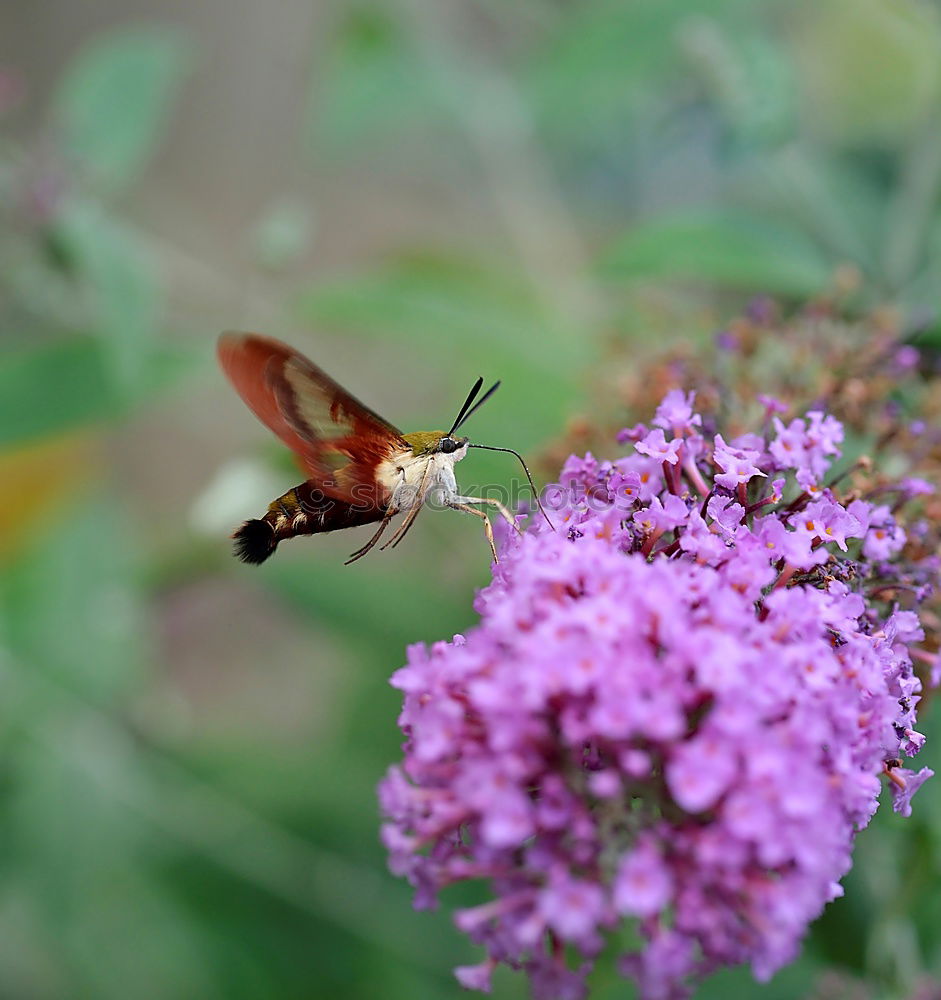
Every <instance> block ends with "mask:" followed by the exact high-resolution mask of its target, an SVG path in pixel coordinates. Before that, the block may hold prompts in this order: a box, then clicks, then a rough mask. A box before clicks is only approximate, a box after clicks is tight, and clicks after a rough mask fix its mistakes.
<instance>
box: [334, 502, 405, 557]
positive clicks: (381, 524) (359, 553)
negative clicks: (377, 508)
mask: <svg viewBox="0 0 941 1000" xmlns="http://www.w3.org/2000/svg"><path fill="white" fill-rule="evenodd" d="M397 513H398V511H397V510H396V508H395V507H390V508H389V509H388V510H387V511H386V513H385V516H384V517H383V519H382V520H381V521H380V522H379V527H378V529H377V530H376V531H375V532H374V534H373V536H372V538H370V539H369V541H368V542H367V543H366V544H365V545H363V546H362V547H361V548H358V549H357V550H356V551H355V552H353V553H351V555H350V557H349V559H347V560H346V562H345V563H344V564H343V565H344V566H349V564H350V563H354V562H356V560H357V559H362V558H363V556H364V555H366V553H367V552H368V551H369V550H370V549H371V548H372V547H373V546H374V545H375V544H376V542H378V541H379V537H380V536H381V535H382V533H383V532H384V531H385V530H386V528H387V527H388V526H389V522H390V521H391V520H392V518H393V517H394V516H395V515H396V514H397Z"/></svg>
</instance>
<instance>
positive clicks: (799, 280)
mask: <svg viewBox="0 0 941 1000" xmlns="http://www.w3.org/2000/svg"><path fill="white" fill-rule="evenodd" d="M602 267H603V270H604V271H606V272H607V273H609V274H611V275H612V276H617V277H621V278H626V279H628V280H635V279H650V278H679V279H685V280H689V281H693V282H696V283H701V284H710V283H713V284H717V285H721V286H725V287H729V288H735V289H739V290H742V291H755V292H770V293H773V294H779V295H792V296H795V297H808V296H811V295H814V294H816V293H818V292H820V291H821V289H823V288H824V287H825V286H826V284H827V282H828V280H829V278H830V273H831V271H830V266H829V264H828V262H827V260H826V258H825V257H824V256H823V255H822V254H821V253H820V251H819V250H818V249H817V247H816V246H815V245H814V244H813V243H812V242H811V241H810V240H809V239H807V237H806V236H804V235H803V233H801V232H800V231H799V230H796V229H793V228H791V227H789V226H786V225H783V224H780V223H776V222H772V221H770V220H765V219H757V218H754V217H751V216H748V215H744V214H737V213H733V212H721V211H714V210H711V211H710V210H706V211H700V212H689V213H684V214H678V215H674V216H672V217H667V218H659V219H655V220H653V221H651V222H647V223H642V224H641V225H639V226H635V227H634V228H633V229H631V230H630V231H629V232H628V233H627V235H626V236H624V237H622V238H621V240H620V241H618V242H617V243H616V244H615V246H614V247H613V248H612V249H611V250H610V251H609V252H608V254H607V255H606V257H605V259H604V261H603V264H602Z"/></svg>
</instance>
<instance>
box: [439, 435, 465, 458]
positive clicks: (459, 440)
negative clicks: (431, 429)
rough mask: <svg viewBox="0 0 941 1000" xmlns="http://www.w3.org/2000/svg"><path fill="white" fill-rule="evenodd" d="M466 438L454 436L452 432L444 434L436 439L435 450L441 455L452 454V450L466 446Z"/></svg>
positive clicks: (458, 449)
mask: <svg viewBox="0 0 941 1000" xmlns="http://www.w3.org/2000/svg"><path fill="white" fill-rule="evenodd" d="M468 440H469V439H468V438H466V437H455V436H454V435H453V434H445V435H443V436H442V437H441V439H440V440H439V441H438V447H437V449H436V450H437V451H439V452H441V454H443V455H453V454H454V452H456V451H460V450H461V449H462V448H466V447H467V442H468Z"/></svg>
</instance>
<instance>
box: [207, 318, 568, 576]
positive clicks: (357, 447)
mask: <svg viewBox="0 0 941 1000" xmlns="http://www.w3.org/2000/svg"><path fill="white" fill-rule="evenodd" d="M218 356H219V364H220V365H221V366H222V370H223V371H224V372H225V374H226V375H227V376H228V378H229V381H231V383H232V385H233V386H235V389H236V391H237V392H238V394H239V395H240V396H241V397H242V399H243V400H244V401H245V402H246V403H247V404H248V406H249V408H250V409H251V410H252V412H253V413H254V414H255V416H256V417H258V419H259V420H261V422H262V423H263V424H265V426H267V427H268V428H269V430H272V431H274V433H275V434H276V435H277V436H278V437H279V438H280V439H281V440H282V441H283V442H284V443H285V444H286V445H287V446H288V447H289V448H290V449H291V450H292V451H293V452H294V453H295V455H296V456H297V457H298V459H299V460H300V463H301V465H302V467H303V469H304V471H305V472H306V473H307V478H306V479H305V480H304V482H302V483H300V484H299V485H298V486H295V487H293V488H292V489H290V490H288V491H287V493H285V494H284V495H283V496H280V497H278V499H277V500H275V501H274V502H272V503H271V504H270V505H269V507H268V510H267V512H266V513H265V514H264V515H263V516H262V517H260V518H255V519H252V520H249V521H246V522H245V523H244V524H242V525H241V527H239V528H238V529H237V530H236V531H235V533H234V534H233V536H232V537H233V538H234V540H235V545H234V549H235V555H236V556H238V558H239V559H241V560H242V561H243V562H246V563H263V562H264V561H265V560H266V559H267V558H268V557H269V556H270V555H271V554H272V553H273V552H274V551H275V549H276V548H277V547H278V544H279V543H280V542H283V541H284V540H285V539H287V538H293V537H294V536H296V535H316V534H320V533H322V532H326V531H337V530H339V529H342V528H352V527H355V526H357V525H361V524H376V523H378V527H377V529H376V531H375V533H374V534H373V535H372V537H371V538H370V539H369V540H368V541H367V542H366V544H365V545H363V546H362V547H361V548H359V549H357V550H356V551H355V552H353V553H352V554H351V555H350V557H349V559H347V561H346V562H347V565H348V564H349V563H352V562H355V561H356V560H357V559H361V558H362V557H363V556H364V555H366V553H367V552H369V551H370V550H371V549H372V548H373V547H374V546H375V545H376V543H377V542H378V541H379V539H380V537H381V536H382V534H383V533H384V532H385V530H386V529H387V528H388V527H389V524H390V522H391V521H392V519H393V518H394V517H395V516H396V515H397V514H404V515H405V516H404V519H403V520H402V522H401V524H400V525H399V526H398V528H397V529H396V531H395V532H394V533H393V534H392V536H391V537H390V538H389V539H388V540H387V541H386V542H385V543H384V544H383V545H382V546H380V549H386V548H388V547H389V546H393V547H394V546H396V545H398V543H399V542H400V541H401V540H402V539H403V538H404V537H405V535H406V534H407V533H408V531H409V529H410V528H411V527H412V525H413V524H414V523H415V519H416V518H417V517H418V514H419V511H420V510H421V509H422V507H423V506H424V505H425V504H426V503H427V502H428V501H429V500H431V499H435V500H436V501H437V502H438V503H439V504H441V505H443V506H446V507H450V508H453V509H454V510H460V511H465V512H466V513H468V514H473V515H474V516H476V517H479V518H481V520H482V522H483V527H484V532H485V534H486V536H487V541H488V543H489V545H490V551H491V552H492V553H493V558H494V560H495V561H496V560H497V550H496V546H495V545H494V541H493V528H492V527H491V524H490V519H489V518H488V517H487V515H486V513H485V512H484V511H483V510H480V509H478V507H477V506H475V505H481V504H483V505H486V506H489V507H492V508H493V509H495V510H496V511H497V512H498V513H499V515H500V516H501V517H502V518H503V519H504V520H505V521H506V522H507V523H508V524H509V525H510V526H511V527H512V528H513V529H514V530H516V531H519V527H518V525H517V523H516V519H515V518H514V517H513V515H512V514H511V513H510V512H509V511H508V510H507V508H506V507H505V506H504V505H503V504H502V503H501V502H500V501H499V500H496V499H494V498H492V497H473V496H463V495H462V494H461V492H460V490H459V489H458V487H457V482H456V480H455V477H454V464H455V463H456V462H459V461H460V460H461V459H462V458H464V457H465V456H466V455H467V450H468V448H484V449H486V450H488V451H505V452H509V453H510V454H512V455H516V457H517V458H518V459H519V461H520V463H521V464H522V466H523V470H524V472H525V473H526V477H527V479H528V480H529V484H530V487H531V488H532V491H533V495H534V497H536V503H537V504H538V506H539V508H540V510H541V511H542V514H543V516H545V517H546V520H547V521H548V516H547V515H546V513H545V510H543V508H542V504H541V503H540V502H539V497H538V494H537V493H536V488H535V486H534V485H533V480H532V476H531V475H530V474H529V470H528V469H527V468H526V463H525V462H524V461H523V459H522V456H520V455H519V453H518V452H516V451H514V450H513V449H512V448H498V447H494V446H491V445H482V444H474V443H471V442H470V440H469V439H468V438H466V437H458V436H456V434H457V431H458V430H459V429H460V427H461V426H462V424H464V422H465V421H466V420H467V419H468V418H469V417H470V416H471V415H472V414H473V413H474V412H475V411H476V410H477V409H478V408H479V407H480V406H482V405H483V404H484V403H485V402H486V401H487V400H488V399H489V398H490V397H491V396H492V395H493V393H494V392H496V390H497V388H498V387H499V385H500V383H499V382H496V383H494V385H492V386H491V387H490V388H489V389H488V390H487V391H486V392H485V393H484V394H483V395H482V396H481V395H480V390H481V389H482V387H483V379H482V378H478V379H477V381H476V382H475V383H474V385H473V388H472V389H471V391H470V392H469V393H468V395H467V399H466V400H465V401H464V405H463V406H462V407H461V409H460V411H459V412H458V415H457V417H456V418H455V420H454V423H453V424H452V425H451V429H450V430H448V431H416V432H414V433H412V434H403V433H402V431H400V430H399V429H398V428H397V427H395V426H393V425H392V424H390V423H389V422H388V421H387V420H384V419H383V418H382V417H380V416H379V414H378V413H376V412H374V411H373V410H370V409H369V407H367V406H365V405H363V403H361V402H360V401H359V400H358V399H356V398H355V397H354V396H352V395H351V394H350V393H348V392H347V391H346V389H344V388H343V387H342V386H340V385H339V384H338V383H336V382H335V381H334V380H333V379H332V378H330V376H329V375H327V373H326V372H324V371H323V370H322V369H321V368H318V367H317V365H315V364H314V363H313V362H312V361H310V360H308V359H307V358H305V357H304V356H303V355H302V354H300V353H299V352H298V351H295V350H294V349H293V348H291V347H289V346H288V345H287V344H283V343H281V342H280V341H278V340H274V339H272V338H270V337H263V336H259V335H258V334H253V333H224V334H222V336H221V337H220V338H219V344H218ZM478 397H479V398H478ZM549 523H550V524H551V522H549Z"/></svg>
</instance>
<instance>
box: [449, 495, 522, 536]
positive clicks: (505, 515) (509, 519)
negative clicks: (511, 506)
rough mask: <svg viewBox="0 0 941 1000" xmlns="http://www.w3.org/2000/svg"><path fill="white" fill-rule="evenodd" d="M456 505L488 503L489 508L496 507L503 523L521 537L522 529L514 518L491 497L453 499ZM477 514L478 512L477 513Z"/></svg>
mask: <svg viewBox="0 0 941 1000" xmlns="http://www.w3.org/2000/svg"><path fill="white" fill-rule="evenodd" d="M454 499H455V500H456V501H457V502H458V503H465V504H466V503H488V504H490V506H491V507H496V509H497V510H498V511H499V512H500V516H501V517H502V518H503V520H504V521H506V523H507V524H508V525H509V526H510V527H511V528H512V529H513V530H514V531H515V532H516V533H517V534H518V535H522V533H523V529H522V528H521V527H520V526H519V525H518V524H517V523H516V518H515V517H513V515H512V514H511V513H510V512H509V511H508V510H507V509H506V507H504V506H503V504H502V503H500V501H499V500H494V499H493V497H455V498H454ZM478 513H479V512H478Z"/></svg>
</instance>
